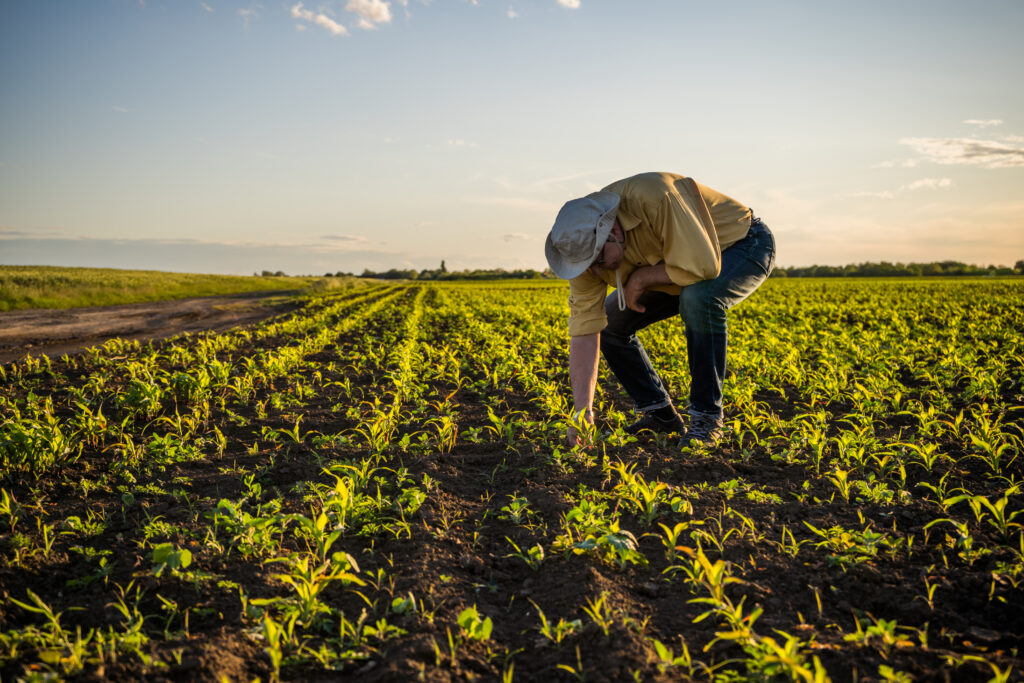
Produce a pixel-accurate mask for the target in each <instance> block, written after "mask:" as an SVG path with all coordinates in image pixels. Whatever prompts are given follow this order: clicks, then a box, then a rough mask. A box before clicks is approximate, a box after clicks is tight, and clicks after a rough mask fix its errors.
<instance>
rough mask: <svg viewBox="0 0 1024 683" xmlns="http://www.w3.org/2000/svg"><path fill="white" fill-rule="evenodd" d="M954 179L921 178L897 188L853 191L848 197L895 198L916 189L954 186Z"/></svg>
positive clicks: (936, 188)
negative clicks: (876, 190)
mask: <svg viewBox="0 0 1024 683" xmlns="http://www.w3.org/2000/svg"><path fill="white" fill-rule="evenodd" d="M952 186H953V181H952V180H951V179H949V178H920V179H918V180H914V181H912V182H909V183H907V184H906V185H900V186H899V187H898V188H896V189H895V190H881V191H878V192H851V193H849V194H847V195H846V196H847V197H858V198H859V197H869V198H873V199H895V198H896V197H897V196H898V195H901V194H903V193H905V192H913V191H914V190H932V191H935V190H938V189H942V188H947V187H952Z"/></svg>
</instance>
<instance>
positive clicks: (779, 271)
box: [254, 260, 1024, 280]
mask: <svg viewBox="0 0 1024 683" xmlns="http://www.w3.org/2000/svg"><path fill="white" fill-rule="evenodd" d="M262 274H263V275H264V276H272V275H277V276H282V275H284V272H282V271H280V270H279V271H276V272H273V271H269V270H264V271H263V273H262ZM254 275H255V273H254ZM946 275H949V276H961V277H964V276H974V277H984V276H992V275H1024V260H1021V261H1017V263H1015V264H1014V265H1013V267H1012V268H1011V267H1009V266H991V265H990V266H976V265H972V264H969V263H961V262H960V261H934V262H932V263H890V262H889V261H881V262H878V263H867V262H865V263H849V264H847V265H845V266H792V267H788V268H786V267H779V268H776V269H775V270H774V271H773V272H772V277H936V276H946ZM324 277H360V278H374V279H378V280H553V279H556V276H555V274H554V273H553V272H551V269H550V268H545V269H544V270H533V269H532V268H530V269H526V270H505V269H504V268H494V269H480V268H478V269H474V270H448V268H446V267H445V263H444V261H441V267H440V268H435V269H429V268H427V269H423V270H416V269H414V268H391V269H389V270H384V271H379V272H378V271H373V270H370V269H369V268H367V269H365V270H364V271H363V272H362V274H360V275H355V274H353V273H345V272H342V271H338V272H337V273H324Z"/></svg>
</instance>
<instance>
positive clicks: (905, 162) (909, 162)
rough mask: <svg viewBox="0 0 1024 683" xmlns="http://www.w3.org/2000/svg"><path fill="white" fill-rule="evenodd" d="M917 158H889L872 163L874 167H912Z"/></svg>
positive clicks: (915, 164) (915, 163)
mask: <svg viewBox="0 0 1024 683" xmlns="http://www.w3.org/2000/svg"><path fill="white" fill-rule="evenodd" d="M917 163H918V162H917V159H891V160H889V161H883V162H881V163H877V164H875V165H874V168H914V167H915V166H917Z"/></svg>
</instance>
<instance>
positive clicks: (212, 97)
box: [0, 0, 1024, 274]
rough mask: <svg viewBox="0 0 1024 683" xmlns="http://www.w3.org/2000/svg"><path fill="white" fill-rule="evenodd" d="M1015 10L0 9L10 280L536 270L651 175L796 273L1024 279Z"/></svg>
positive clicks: (1021, 69) (80, 0)
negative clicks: (685, 183) (948, 271)
mask: <svg viewBox="0 0 1024 683" xmlns="http://www.w3.org/2000/svg"><path fill="white" fill-rule="evenodd" d="M1022 29H1024V2H1022V1H1021V0H1003V1H996V0H976V1H974V2H963V1H962V0H957V1H947V0H898V1H893V0H882V1H876V0H862V1H860V2H849V1H847V2H833V1H831V0H806V1H804V0H776V1H773V2H764V1H761V2H750V1H744V0H735V1H730V2H713V3H712V2H699V3H698V2H689V1H688V0H500V1H498V0H429V1H427V0H392V1H390V2H388V1H384V0H332V1H328V2H316V1H315V0H308V1H304V2H295V1H293V0H285V1H283V2H275V1H273V0H263V1H262V2H249V1H248V0H242V1H241V2H229V1H227V0H205V1H203V2H196V1H193V0H174V1H173V2H171V1H163V2H161V1H159V0H59V1H58V0H2V1H0V264H22V265H25V264H39V265H62V266H94V267H115V268H146V269H159V270H168V271H182V272H209V273H242V274H248V273H252V272H256V271H262V270H265V269H267V270H273V271H277V270H283V271H285V272H287V273H289V274H323V273H330V272H339V271H343V272H355V273H360V272H362V271H363V270H364V269H367V268H368V269H371V270H386V269H388V268H416V269H422V268H436V267H438V266H439V264H440V262H441V261H442V260H444V261H445V262H446V266H447V268H448V269H449V270H456V269H466V268H506V269H516V268H536V269H541V268H543V267H544V266H545V265H546V263H545V260H544V248H543V247H544V239H545V237H546V235H547V232H548V231H549V230H550V228H551V224H552V222H553V221H554V217H555V215H556V213H557V212H558V209H559V207H560V206H561V205H562V204H563V203H564V202H566V201H568V200H569V199H572V198H574V197H579V196H582V195H585V194H587V193H589V192H592V191H595V190H598V189H600V188H602V187H604V186H605V185H607V184H609V183H611V182H613V181H615V180H618V179H620V178H624V177H627V176H631V175H634V174H636V173H641V172H645V171H670V172H674V173H680V174H683V175H688V176H691V177H693V178H694V179H696V180H697V181H699V182H701V183H703V184H705V185H708V186H710V187H712V188H715V189H716V190H719V191H721V192H724V193H726V194H728V195H730V196H732V197H734V198H736V199H737V200H739V201H741V202H743V203H744V204H747V205H748V206H751V207H752V208H753V209H754V211H755V213H756V214H757V215H759V216H760V217H761V218H762V219H763V220H764V221H765V223H766V224H768V225H769V226H770V227H771V229H772V231H773V232H774V233H775V236H776V243H777V249H778V255H777V260H778V263H779V264H780V265H783V266H802V265H811V264H832V265H837V264H844V263H859V262H864V261H899V262H922V261H935V260H957V261H964V262H967V263H975V264H982V265H988V264H1001V265H1012V264H1013V263H1014V262H1016V261H1018V260H1021V259H1024V41H1021V40H1020V34H1021V31H1022Z"/></svg>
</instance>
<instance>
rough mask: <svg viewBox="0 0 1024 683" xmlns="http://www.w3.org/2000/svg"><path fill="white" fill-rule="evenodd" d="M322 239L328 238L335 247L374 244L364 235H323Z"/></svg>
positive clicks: (347, 247) (359, 247) (344, 247)
mask: <svg viewBox="0 0 1024 683" xmlns="http://www.w3.org/2000/svg"><path fill="white" fill-rule="evenodd" d="M320 239H322V240H326V241H327V242H329V243H330V246H331V247H332V248H335V249H361V248H364V247H366V246H367V245H369V244H372V242H370V240H369V239H367V238H366V237H363V236H362V235H344V234H342V235H321V236H320Z"/></svg>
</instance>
